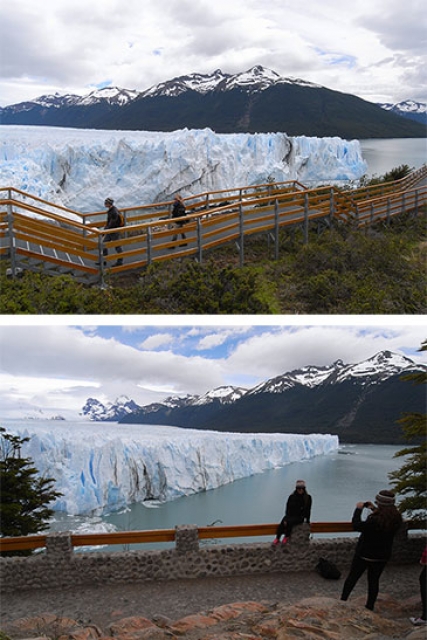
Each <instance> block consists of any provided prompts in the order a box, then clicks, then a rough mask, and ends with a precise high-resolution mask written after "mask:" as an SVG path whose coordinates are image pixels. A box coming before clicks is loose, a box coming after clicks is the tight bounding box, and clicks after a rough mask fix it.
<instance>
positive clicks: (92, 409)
mask: <svg viewBox="0 0 427 640" xmlns="http://www.w3.org/2000/svg"><path fill="white" fill-rule="evenodd" d="M139 408H140V407H139V406H138V405H137V404H136V403H135V402H134V401H133V400H129V398H128V397H127V396H119V397H118V398H117V399H116V401H115V402H107V404H105V405H104V404H103V403H102V402H100V401H99V400H96V398H88V399H87V400H86V403H85V405H84V407H83V409H82V411H81V414H80V415H82V416H84V417H85V418H87V419H88V420H93V421H95V422H104V421H105V422H117V421H118V420H120V419H121V418H123V417H124V416H126V415H128V414H129V413H132V412H134V411H137V410H138V409H139Z"/></svg>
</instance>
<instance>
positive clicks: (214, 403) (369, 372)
mask: <svg viewBox="0 0 427 640" xmlns="http://www.w3.org/2000/svg"><path fill="white" fill-rule="evenodd" d="M426 370H427V366H425V365H418V364H415V363H414V362H413V361H412V360H410V359H409V358H406V357H404V356H400V355H397V354H394V353H392V352H390V351H383V352H380V353H378V354H376V355H375V356H373V357H372V358H369V359H368V360H365V361H363V362H361V363H358V364H355V365H346V364H344V363H343V362H342V361H341V360H338V361H337V362H335V363H333V364H332V365H330V366H323V367H316V366H307V367H303V368H302V369H298V370H295V371H291V372H288V373H285V374H283V375H281V376H276V377H274V378H271V379H270V380H267V381H266V382H264V383H261V384H259V385H257V386H256V387H254V388H253V389H249V390H246V391H245V390H243V389H241V388H238V389H233V388H230V387H227V388H219V389H216V390H213V391H211V392H209V393H207V394H205V396H202V397H198V396H186V397H185V398H182V399H181V401H178V399H177V398H173V399H172V398H170V399H169V398H168V399H166V400H165V401H164V403H156V404H152V405H147V406H145V407H140V408H138V409H137V410H136V411H132V412H131V413H128V414H127V415H125V416H124V417H123V418H122V419H121V420H120V422H121V423H123V424H129V423H132V424H152V425H165V424H167V425H171V426H179V427H184V428H193V429H208V430H215V431H232V432H239V433H252V432H259V433H277V432H278V433H300V434H307V433H334V434H337V435H338V436H339V439H340V441H341V442H343V443H377V444H401V443H403V442H404V441H405V440H404V437H403V433H402V427H401V425H399V424H398V423H397V421H398V420H399V419H400V418H401V417H402V414H403V413H405V412H419V413H425V412H426V393H425V387H424V385H415V384H413V383H411V382H409V381H405V380H402V376H405V375H408V374H410V373H414V372H419V371H426Z"/></svg>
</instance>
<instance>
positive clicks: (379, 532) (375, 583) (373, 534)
mask: <svg viewBox="0 0 427 640" xmlns="http://www.w3.org/2000/svg"><path fill="white" fill-rule="evenodd" d="M375 502H376V505H377V506H375V505H374V504H372V502H358V503H357V504H356V508H355V510H354V512H353V518H352V524H353V529H354V531H360V532H361V535H360V536H359V539H358V541H357V545H356V551H355V553H354V557H353V561H352V564H351V567H350V572H349V574H348V576H347V578H346V580H345V582H344V586H343V589H342V594H341V600H347V599H348V597H349V595H350V593H351V592H352V591H353V589H354V587H355V586H356V584H357V582H358V580H359V578H360V577H361V576H362V574H363V573H364V572H365V571H366V570H367V571H368V597H367V600H366V605H365V606H366V608H367V609H370V610H371V611H373V609H374V605H375V602H376V600H377V597H378V592H379V583H380V576H381V574H382V572H383V571H384V568H385V566H386V564H387V562H388V560H389V559H390V556H391V551H392V546H393V540H394V536H395V534H396V532H397V531H398V529H399V528H400V526H401V524H402V516H401V515H400V513H399V511H398V510H397V508H396V506H395V495H394V493H393V492H392V491H388V490H387V489H384V490H383V491H380V492H379V493H378V494H377V495H376V496H375ZM363 509H370V510H371V513H370V514H369V515H368V517H367V518H366V520H362V511H363Z"/></svg>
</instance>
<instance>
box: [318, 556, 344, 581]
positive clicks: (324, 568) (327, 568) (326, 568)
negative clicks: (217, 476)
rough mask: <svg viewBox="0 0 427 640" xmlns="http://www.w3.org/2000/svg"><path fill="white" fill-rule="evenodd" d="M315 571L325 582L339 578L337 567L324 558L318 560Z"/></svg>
mask: <svg viewBox="0 0 427 640" xmlns="http://www.w3.org/2000/svg"><path fill="white" fill-rule="evenodd" d="M316 571H317V573H319V574H320V575H321V576H322V578H326V579H327V580H339V578H340V577H341V571H340V570H339V569H338V567H337V566H336V565H335V564H334V563H333V562H331V561H330V560H326V558H319V562H318V563H317V564H316Z"/></svg>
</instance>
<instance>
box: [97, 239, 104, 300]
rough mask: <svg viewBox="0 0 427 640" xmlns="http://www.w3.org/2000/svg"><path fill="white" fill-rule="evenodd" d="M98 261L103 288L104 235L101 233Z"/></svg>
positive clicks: (100, 281)
mask: <svg viewBox="0 0 427 640" xmlns="http://www.w3.org/2000/svg"><path fill="white" fill-rule="evenodd" d="M98 262H99V283H100V285H101V288H103V287H104V285H105V282H104V236H103V234H102V233H101V234H100V235H99V236H98Z"/></svg>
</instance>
